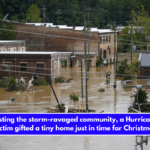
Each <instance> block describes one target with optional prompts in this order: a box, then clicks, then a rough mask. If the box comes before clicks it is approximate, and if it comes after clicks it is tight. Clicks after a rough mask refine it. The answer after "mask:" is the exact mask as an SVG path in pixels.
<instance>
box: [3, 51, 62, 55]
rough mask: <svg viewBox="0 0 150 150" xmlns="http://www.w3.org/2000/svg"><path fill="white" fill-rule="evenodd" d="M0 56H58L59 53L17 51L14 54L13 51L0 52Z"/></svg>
mask: <svg viewBox="0 0 150 150" xmlns="http://www.w3.org/2000/svg"><path fill="white" fill-rule="evenodd" d="M0 54H7V55H9V54H10V55H12V54H17V55H21V54H22V55H25V54H27V55H28V54H30V55H52V54H60V52H37V51H35V52H31V51H26V52H20V51H18V52H16V51H15V52H14V51H12V52H11V51H1V52H0Z"/></svg>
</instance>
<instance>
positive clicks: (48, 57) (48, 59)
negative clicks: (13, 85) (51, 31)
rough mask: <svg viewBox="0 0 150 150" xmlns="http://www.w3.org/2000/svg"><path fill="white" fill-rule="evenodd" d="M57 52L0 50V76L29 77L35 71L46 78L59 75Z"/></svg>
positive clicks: (52, 78) (59, 55) (58, 55)
mask: <svg viewBox="0 0 150 150" xmlns="http://www.w3.org/2000/svg"><path fill="white" fill-rule="evenodd" d="M60 57H61V54H60V53H59V52H31V51H30V52H7V51H6V52H5V51H2V52H0V70H1V73H0V78H3V77H5V76H8V72H9V73H10V75H11V76H12V77H15V78H16V77H18V76H19V77H24V78H27V79H29V78H31V76H32V75H33V74H34V73H35V74H37V75H38V76H39V77H41V78H45V80H47V75H48V76H49V77H50V78H51V80H54V79H55V78H56V77H58V76H60Z"/></svg>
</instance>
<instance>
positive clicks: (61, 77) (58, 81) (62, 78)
mask: <svg viewBox="0 0 150 150" xmlns="http://www.w3.org/2000/svg"><path fill="white" fill-rule="evenodd" d="M62 82H65V78H64V77H63V76H60V77H57V78H56V79H55V83H62Z"/></svg>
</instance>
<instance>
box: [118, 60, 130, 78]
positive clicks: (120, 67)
mask: <svg viewBox="0 0 150 150" xmlns="http://www.w3.org/2000/svg"><path fill="white" fill-rule="evenodd" d="M127 61H128V59H124V60H122V61H121V62H120V63H119V65H118V68H117V74H124V73H125V70H127V69H128V68H129V67H128V64H127ZM118 76H119V75H118Z"/></svg>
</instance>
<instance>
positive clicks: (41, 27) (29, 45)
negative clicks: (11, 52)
mask: <svg viewBox="0 0 150 150" xmlns="http://www.w3.org/2000/svg"><path fill="white" fill-rule="evenodd" d="M15 25H16V26H17V30H18V31H20V32H18V35H17V39H18V40H25V41H26V50H27V51H58V52H84V31H83V29H84V27H67V26H66V25H63V26H53V25H52V23H51V24H46V23H45V24H42V23H39V24H34V23H32V24H15ZM89 31H90V32H91V33H90V32H89ZM25 32H26V33H25ZM32 33H34V34H32ZM116 35H117V34H116ZM89 36H90V52H94V53H97V55H100V54H101V55H102V58H103V59H105V60H107V62H108V63H110V62H112V61H113V59H114V56H113V53H114V48H113V47H114V42H113V41H114V32H113V31H112V30H110V29H105V30H103V29H97V28H91V29H90V30H89V29H87V35H86V39H87V51H88V40H89ZM116 41H117V40H116ZM108 46H109V47H110V50H108V49H107V48H108ZM116 47H117V43H116Z"/></svg>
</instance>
